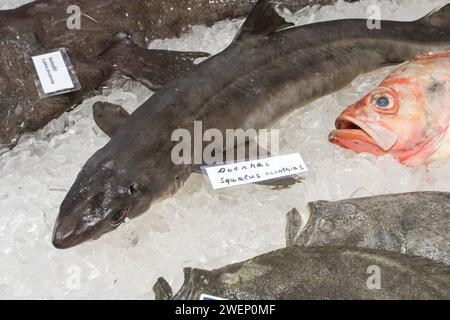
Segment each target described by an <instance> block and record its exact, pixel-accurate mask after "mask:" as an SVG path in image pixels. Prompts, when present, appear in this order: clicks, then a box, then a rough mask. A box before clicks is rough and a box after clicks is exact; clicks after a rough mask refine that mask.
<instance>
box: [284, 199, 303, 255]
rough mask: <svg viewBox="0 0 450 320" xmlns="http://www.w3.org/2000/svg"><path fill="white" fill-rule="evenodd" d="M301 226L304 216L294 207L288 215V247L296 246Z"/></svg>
mask: <svg viewBox="0 0 450 320" xmlns="http://www.w3.org/2000/svg"><path fill="white" fill-rule="evenodd" d="M301 226H302V217H301V215H300V213H299V212H298V210H297V209H295V208H294V209H292V210H291V211H289V212H288V213H287V215H286V247H292V246H295V244H296V241H297V237H298V234H299V232H300V228H301Z"/></svg>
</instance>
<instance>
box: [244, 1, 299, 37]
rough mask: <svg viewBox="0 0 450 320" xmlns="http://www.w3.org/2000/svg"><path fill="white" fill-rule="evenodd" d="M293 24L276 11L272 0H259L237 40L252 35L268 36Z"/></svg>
mask: <svg viewBox="0 0 450 320" xmlns="http://www.w3.org/2000/svg"><path fill="white" fill-rule="evenodd" d="M292 25H294V24H293V23H289V22H287V21H286V20H285V19H284V18H283V17H281V16H280V15H279V14H278V12H276V11H275V8H274V7H273V5H272V3H271V2H270V0H259V1H258V2H257V3H256V5H255V6H254V7H253V9H252V11H251V12H250V14H249V16H248V17H247V20H245V22H244V25H243V26H242V28H241V30H240V31H239V34H238V35H237V37H236V41H241V40H242V39H245V38H248V37H252V36H268V35H270V34H272V33H274V32H276V31H278V30H280V29H283V28H287V27H290V26H292Z"/></svg>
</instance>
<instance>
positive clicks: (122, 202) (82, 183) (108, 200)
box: [53, 156, 151, 249]
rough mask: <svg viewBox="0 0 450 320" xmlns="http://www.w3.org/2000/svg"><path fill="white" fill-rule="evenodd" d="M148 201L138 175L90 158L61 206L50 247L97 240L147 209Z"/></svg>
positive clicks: (71, 245) (109, 162)
mask: <svg viewBox="0 0 450 320" xmlns="http://www.w3.org/2000/svg"><path fill="white" fill-rule="evenodd" d="M144 194H145V196H144ZM143 199H146V200H147V201H143ZM149 201H151V196H150V195H148V194H146V190H145V189H144V187H143V181H142V180H141V179H139V177H138V176H135V175H133V173H131V172H128V171H127V170H123V169H122V168H120V167H119V166H117V164H116V163H115V162H114V161H113V160H103V161H98V160H97V159H96V157H95V156H94V157H93V158H91V159H90V160H89V161H88V162H87V163H86V165H85V166H84V167H83V169H82V170H81V172H80V173H79V175H78V177H77V179H76V181H75V183H74V185H73V186H72V188H71V189H70V191H69V193H68V194H67V196H66V198H65V199H64V201H63V203H62V204H61V207H60V212H59V215H58V218H57V221H56V224H55V228H54V231H53V245H54V246H55V247H56V248H60V249H63V248H69V247H73V246H75V245H78V244H80V243H82V242H84V241H86V240H89V239H97V238H99V237H100V236H101V235H103V234H104V233H107V232H109V231H112V230H114V229H115V228H117V227H118V226H119V225H120V224H121V223H122V222H124V220H125V219H126V218H127V217H130V216H132V215H133V214H135V212H136V211H138V210H145V207H148V204H146V203H145V202H149Z"/></svg>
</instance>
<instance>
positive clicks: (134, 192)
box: [128, 183, 139, 196]
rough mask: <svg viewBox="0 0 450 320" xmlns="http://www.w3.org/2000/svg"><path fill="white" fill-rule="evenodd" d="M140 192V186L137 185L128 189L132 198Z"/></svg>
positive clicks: (134, 184)
mask: <svg viewBox="0 0 450 320" xmlns="http://www.w3.org/2000/svg"><path fill="white" fill-rule="evenodd" d="M138 191H139V186H138V184H137V183H133V184H132V185H131V186H129V187H128V194H129V195H130V196H132V195H134V194H136V193H137V192H138Z"/></svg>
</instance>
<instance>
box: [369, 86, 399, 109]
mask: <svg viewBox="0 0 450 320" xmlns="http://www.w3.org/2000/svg"><path fill="white" fill-rule="evenodd" d="M390 91H392V90H390V89H389V90H388V89H380V90H377V91H375V92H373V93H372V95H371V97H370V99H371V105H372V107H373V108H375V110H376V111H378V112H381V113H395V112H397V110H398V103H397V101H396V99H395V96H394V93H392V94H391V93H390Z"/></svg>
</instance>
